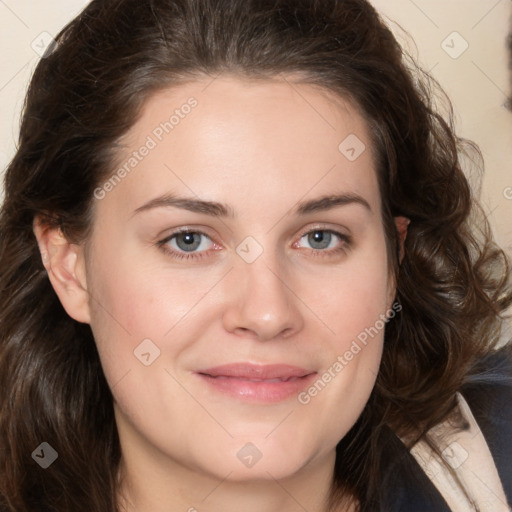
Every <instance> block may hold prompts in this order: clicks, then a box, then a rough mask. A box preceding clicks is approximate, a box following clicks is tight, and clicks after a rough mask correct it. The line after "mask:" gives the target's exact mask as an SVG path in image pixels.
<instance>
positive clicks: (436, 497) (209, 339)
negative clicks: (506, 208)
mask: <svg viewBox="0 0 512 512" xmlns="http://www.w3.org/2000/svg"><path fill="white" fill-rule="evenodd" d="M57 43H58V44H57V45H56V47H55V48H51V49H50V51H49V52H48V54H47V55H46V56H45V58H44V59H43V60H42V61H41V62H40V64H39V66H38V68H37V70H36V72H35V74H34V77H33V79H32V82H31V86H30V89H29V92H28V96H27V101H26V106H25V112H24V116H23V123H22V127H21V135H20V144H19V150H18V152H17V154H16V156H15V158H14V159H13V161H12V163H11V165H10V166H9V168H8V171H7V176H6V182H5V190H6V192H5V202H4V205H3V209H2V214H1V232H2V240H1V245H0V262H1V264H0V269H1V270H0V272H1V283H2V287H1V289H2V294H1V309H0V310H1V311H2V313H1V316H0V326H1V328H0V332H1V333H2V334H1V336H2V338H1V344H0V347H1V352H0V368H1V371H0V375H1V377H0V378H1V386H0V389H1V390H2V391H1V395H0V407H1V409H0V411H1V413H0V422H1V425H2V429H3V432H5V435H4V436H3V438H4V439H5V441H3V442H2V451H1V452H0V453H1V465H0V467H1V469H0V471H1V478H0V495H1V497H2V510H5V511H9V512H10V511H16V512H20V511H35V510H37V511H40V510H52V511H68V510H74V511H80V510H84V511H85V510H94V511H101V512H107V511H108V512H111V511H126V512H132V511H139V512H146V511H151V512H160V511H163V510H165V511H169V510H172V511H175V510H176V511H178V510H189V511H194V510H198V511H201V510H207V511H212V512H216V511H231V510H235V509H236V510H244V511H246V512H247V511H252V510H254V511H256V510H258V511H260V510H265V511H274V510H278V509H279V510H281V511H283V510H284V511H291V510H308V511H318V512H320V511H322V512H324V511H327V510H332V511H342V510H343V511H345V510H383V511H385V510H386V511H387V510H450V508H452V509H453V510H456V509H457V508H456V507H460V505H458V503H463V504H464V505H463V506H466V505H465V504H469V505H467V506H470V507H472V509H482V510H483V508H482V507H483V506H485V505H482V503H484V502H485V500H487V499H489V497H488V496H487V495H486V496H484V497H482V492H481V489H478V490H475V488H472V486H471V485H468V483H467V481H466V480H465V476H464V475H463V474H462V473H461V472H460V471H458V467H456V466H457V464H455V463H454V462H453V461H454V460H455V461H457V462H460V460H462V458H463V457H461V454H463V451H461V449H462V450H465V449H464V445H465V443H466V442H467V443H468V444H467V446H468V448H469V444H471V443H473V444H472V446H474V447H475V448H474V449H475V450H476V451H475V453H477V452H478V457H481V460H483V461H484V462H485V464H487V465H488V466H489V469H488V470H485V471H483V472H482V474H481V475H479V476H480V480H481V481H482V482H484V483H485V487H486V488H487V489H490V490H491V491H492V492H491V493H488V494H492V495H494V496H495V498H496V500H497V501H496V500H495V502H493V505H492V506H495V505H496V503H497V504H498V505H499V504H501V505H500V506H502V507H506V506H507V505H506V501H507V499H508V500H509V501H510V499H511V496H510V492H511V487H510V486H509V485H508V484H507V482H506V480H505V479H506V478H507V471H506V470H507V468H506V466H505V465H506V463H507V462H506V461H507V460H510V457H508V458H507V457H504V458H501V456H502V455H504V452H503V451H501V452H500V450H505V449H506V448H509V447H508V446H507V443H506V442H505V441H506V437H504V436H505V435H506V432H505V430H506V429H505V427H506V424H505V425H502V426H501V427H500V428H498V429H497V430H496V429H494V430H493V428H494V426H495V425H496V424H498V423H497V422H496V421H494V420H496V419H497V418H498V419H501V420H502V422H503V421H504V420H506V416H505V415H506V414H510V406H508V408H507V404H508V402H509V401H510V380H509V377H508V375H509V374H510V369H509V365H510V363H509V359H508V358H507V356H506V354H504V349H502V350H501V351H495V349H496V346H497V343H498V340H499V336H500V332H501V325H502V316H503V312H504V311H505V309H506V308H507V307H508V306H509V305H510V304H511V302H512V297H511V293H510V289H509V287H508V286H509V284H508V283H509V281H508V279H509V270H508V266H507V261H506V258H505V256H504V254H503V252H502V251H501V250H500V249H499V248H497V247H496V246H495V245H494V244H493V243H492V240H491V237H490V234H489V230H488V226H487V223H486V221H485V219H484V218H483V217H480V216H479V213H478V207H477V206H476V202H475V200H474V198H473V197H472V194H471V191H470V188H469V186H468V183H467V181H466V178H465V177H464V173H463V171H462V169H461V164H460V161H459V154H460V152H462V151H463V150H464V149H468V148H467V147H466V146H464V144H463V141H461V140H460V139H458V138H456V136H455V135H454V134H453V131H452V129H451V123H450V119H448V120H443V118H442V117H441V116H440V115H439V114H437V113H436V112H435V111H434V110H433V107H432V104H431V102H432V101H433V99H432V98H431V91H430V89H429V86H431V85H432V81H430V80H429V79H428V77H426V76H421V75H420V74H419V73H418V74H416V75H412V73H411V72H410V71H409V67H408V66H409V65H408V64H407V62H406V61H405V59H404V56H403V55H402V51H401V49H400V47H399V46H398V44H397V42H396V41H395V39H394V38H393V36H392V35H391V33H390V32H389V30H388V29H387V28H386V27H385V25H384V24H383V23H382V21H381V20H380V19H379V17H378V15H377V14H376V12H375V11H374V9H373V8H372V7H371V6H370V5H369V4H368V3H367V2H366V1H363V0H344V1H341V0H322V1H313V0H307V1H306V0H304V1H296V0H293V1H292V0H288V1H285V0H279V1H276V0H272V1H261V0H260V1H258V2H256V1H243V2H242V1H241V0H229V1H228V0H206V1H205V0H201V1H199V0H152V1H142V2H141V1H140V0H138V1H134V0H118V1H116V2H108V3H107V2H102V1H99V0H94V1H93V2H91V4H90V5H89V6H88V7H87V8H86V9H85V11H84V12H83V13H82V14H81V15H80V16H79V17H78V18H76V19H75V20H74V21H72V22H71V23H70V24H69V25H68V27H66V28H65V29H64V30H63V32H62V33H61V34H60V35H59V36H58V38H57ZM469 149H470V148H469ZM468 404H469V405H468ZM500 415H501V416H500ZM475 418H477V419H478V421H476V420H475ZM485 418H487V419H489V428H486V429H485V432H484V434H485V433H487V438H485V437H483V436H482V435H481V433H480V432H479V431H478V430H475V428H478V427H477V424H478V422H480V426H481V428H482V431H484V423H485ZM468 433H469V434H470V436H469V438H467V437H466V438H464V439H466V441H462V438H457V439H459V440H460V442H458V441H453V440H452V438H453V436H454V435H459V434H460V435H461V436H463V435H464V434H468ZM447 441H449V444H447ZM486 441H487V442H486ZM454 443H457V444H454ZM461 443H462V444H461ZM499 443H501V444H499ZM429 450H430V451H429ZM447 450H448V451H447ZM449 450H451V452H450V451H449ZM472 453H473V452H472ZM479 460H480V459H479ZM436 461H437V462H439V466H438V468H440V473H439V475H442V478H440V477H439V475H438V472H437V473H436V471H432V468H433V467H434V466H433V464H435V463H436ZM470 462H471V459H470V461H469V462H468V466H467V467H470V468H474V466H471V465H470ZM461 465H463V462H461V463H460V464H459V466H461ZM481 467H482V468H483V467H484V466H483V465H482V466H481ZM508 474H510V473H508ZM436 475H438V476H437V477H436ZM450 478H451V479H452V480H449V479H450ZM447 482H448V484H447ZM450 482H455V485H451V484H450ZM454 489H455V490H457V491H460V492H459V494H454V493H455V491H454ZM507 493H508V494H507ZM459 499H460V500H465V501H459ZM492 499H494V498H492ZM498 505H496V506H498ZM493 510H498V509H497V508H493Z"/></svg>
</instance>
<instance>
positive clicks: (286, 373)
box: [197, 363, 315, 380]
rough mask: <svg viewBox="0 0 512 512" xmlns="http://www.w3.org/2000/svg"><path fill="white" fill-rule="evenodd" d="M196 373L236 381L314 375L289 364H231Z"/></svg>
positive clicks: (309, 371)
mask: <svg viewBox="0 0 512 512" xmlns="http://www.w3.org/2000/svg"><path fill="white" fill-rule="evenodd" d="M197 373H199V374H203V375H208V376H210V377H232V378H238V379H251V380H270V379H283V380H285V379H290V378H292V377H305V376H307V375H311V374H312V373H315V372H314V371H311V370H306V369H304V368H300V367H298V366H292V365H289V364H252V363H232V364H224V365H221V366H215V367H212V368H207V369H205V370H199V371H198V372H197Z"/></svg>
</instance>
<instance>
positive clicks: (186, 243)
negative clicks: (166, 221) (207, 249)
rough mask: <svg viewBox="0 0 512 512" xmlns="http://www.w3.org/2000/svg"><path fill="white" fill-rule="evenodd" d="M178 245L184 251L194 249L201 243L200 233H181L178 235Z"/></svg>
mask: <svg viewBox="0 0 512 512" xmlns="http://www.w3.org/2000/svg"><path fill="white" fill-rule="evenodd" d="M176 245H177V246H178V247H179V248H180V249H181V250H182V251H187V252H190V251H194V250H195V249H197V248H198V247H199V246H200V245H201V234H200V233H181V234H179V235H177V236H176Z"/></svg>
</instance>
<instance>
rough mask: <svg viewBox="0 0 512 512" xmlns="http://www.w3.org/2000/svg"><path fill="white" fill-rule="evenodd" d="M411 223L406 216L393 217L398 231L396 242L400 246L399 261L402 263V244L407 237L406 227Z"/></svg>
mask: <svg viewBox="0 0 512 512" xmlns="http://www.w3.org/2000/svg"><path fill="white" fill-rule="evenodd" d="M410 223H411V221H410V219H408V218H407V217H395V226H396V230H397V233H398V243H399V247H400V252H399V261H400V263H402V260H403V259H404V252H405V251H404V244H405V239H406V238H407V228H408V227H409V224H410Z"/></svg>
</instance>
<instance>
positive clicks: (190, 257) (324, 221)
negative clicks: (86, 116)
mask: <svg viewBox="0 0 512 512" xmlns="http://www.w3.org/2000/svg"><path fill="white" fill-rule="evenodd" d="M144 148H145V149H144ZM119 169H121V171H119ZM123 169H124V172H123V171H122V170H123ZM113 171H116V173H115V177H113V178H112V179H111V180H110V181H109V182H108V183H106V184H100V188H98V189H97V190H96V192H95V196H96V199H95V220H94V226H93V232H92V235H91V238H90V241H89V243H88V245H87V249H86V251H85V261H86V266H85V275H86V283H87V289H88V293H89V296H90V300H89V305H88V307H89V310H90V312H89V314H90V323H91V327H92V330H93V333H94V336H95V339H96V342H97V346H98V350H99V354H100V357H101V361H102V364H103V368H104V371H105V374H106V377H107V380H108V382H109V385H110V387H111V389H112V392H113V395H114V399H115V413H116V419H117V424H118V429H119V433H120V439H121V444H122V447H123V452H124V457H125V459H127V460H131V461H132V463H133V464H136V463H137V462H138V463H140V464H144V461H145V462H148V460H149V459H150V460H151V461H153V463H155V464H157V467H159V468H161V469H164V468H165V469H166V470H167V469H169V468H171V467H181V468H184V469H186V470H190V471H192V472H194V473H197V472H201V473H203V474H205V473H206V474H209V475H213V476H215V477H217V478H219V479H224V478H226V475H229V477H228V478H229V479H233V480H249V479H269V478H271V477H272V478H276V479H280V478H284V477H287V476H290V475H293V474H296V473H297V472H298V471H300V470H304V468H307V467H314V466H315V465H316V464H319V463H320V462H322V461H324V462H325V461H326V460H329V463H333V462H334V450H335V446H336V444H337V443H338V441H339V440H340V439H341V438H342V437H343V436H344V435H345V434H346V432H347V431H348V430H349V429H350V427H351V426H352V425H353V424H354V423H355V421H356V419H357V418H358V416H359V414H360V413H361V411H362V409H363V407H364V406H365V403H366V402H367V400H368V397H369V395H370V392H371V390H372V388H373V386H374V382H375V378H376V375H377V373H378V369H379V362H380V359H381V352H382V344H383V332H384V330H383V326H384V321H383V320H384V319H385V315H386V312H387V310H389V308H390V307H391V305H392V300H393V297H394V287H393V280H392V278H391V276H390V275H389V273H388V261H387V257H386V242H385V236H384V229H383V224H382V218H381V214H380V211H381V203H380V197H379V188H378V183H377V176H376V169H375V163H374V158H373V154H372V147H371V146H370V137H369V133H368V127H367V125H366V123H365V121H364V120H363V118H362V117H361V115H360V114H359V113H358V112H357V111H356V110H355V109H354V108H353V107H352V106H351V105H350V104H349V103H348V102H344V101H342V100H341V99H339V98H338V99H337V100H335V99H334V97H332V96H330V95H328V93H325V92H323V93H322V92H321V91H320V90H319V89H315V88H313V87H312V86H307V85H299V84H292V83H291V82H290V80H275V81H261V82H255V81H252V82H248V81H243V80H241V79H238V78H236V77H228V76H224V77H219V78H217V79H215V80H209V81H206V80H205V81H204V82H202V81H197V82H193V83H189V84H186V85H181V86H179V87H178V88H174V89H172V90H165V91H161V92H159V93H157V94H155V95H154V96H153V97H152V98H151V99H149V101H148V102H147V104H146V105H145V108H144V110H143V112H142V116H141V117H140V118H139V119H138V120H137V122H136V123H135V125H134V126H133V127H132V129H131V130H130V132H129V133H128V134H127V136H126V137H125V138H124V139H123V146H122V147H121V148H120V149H119V150H118V162H117V167H116V168H115V169H114V170H113Z"/></svg>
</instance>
